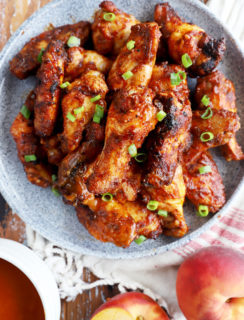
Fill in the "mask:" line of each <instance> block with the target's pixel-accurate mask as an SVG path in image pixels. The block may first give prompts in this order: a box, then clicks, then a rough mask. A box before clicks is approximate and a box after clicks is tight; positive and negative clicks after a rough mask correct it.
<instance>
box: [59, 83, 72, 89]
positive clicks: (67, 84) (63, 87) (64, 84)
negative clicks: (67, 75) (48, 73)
mask: <svg viewBox="0 0 244 320" xmlns="http://www.w3.org/2000/svg"><path fill="white" fill-rule="evenodd" d="M68 86H70V83H69V81H66V82H64V83H62V84H60V88H61V89H65V88H67V87H68Z"/></svg>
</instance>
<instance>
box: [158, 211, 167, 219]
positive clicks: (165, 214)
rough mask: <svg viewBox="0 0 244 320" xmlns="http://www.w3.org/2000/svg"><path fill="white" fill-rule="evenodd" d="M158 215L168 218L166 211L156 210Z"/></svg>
mask: <svg viewBox="0 0 244 320" xmlns="http://www.w3.org/2000/svg"><path fill="white" fill-rule="evenodd" d="M158 215H159V216H160V217H165V218H166V217H168V211H166V210H158Z"/></svg>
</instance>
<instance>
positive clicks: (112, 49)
mask: <svg viewBox="0 0 244 320" xmlns="http://www.w3.org/2000/svg"><path fill="white" fill-rule="evenodd" d="M100 8H101V9H99V10H98V11H97V12H96V13H95V18H94V22H93V24H92V38H93V43H94V47H95V50H96V51H97V52H98V53H101V54H111V55H115V56H116V55H118V54H119V52H120V50H121V48H122V47H123V46H124V44H125V43H126V41H127V39H128V38H129V35H130V30H131V27H132V26H133V25H135V24H137V23H139V21H138V20H136V18H135V17H133V16H132V15H129V14H127V13H125V12H123V11H121V10H119V9H117V8H116V6H115V4H114V3H113V2H112V1H103V2H102V3H101V4H100ZM108 12H110V13H113V14H115V16H116V17H115V19H114V20H113V21H106V20H105V19H104V17H103V16H104V14H105V13H108Z"/></svg>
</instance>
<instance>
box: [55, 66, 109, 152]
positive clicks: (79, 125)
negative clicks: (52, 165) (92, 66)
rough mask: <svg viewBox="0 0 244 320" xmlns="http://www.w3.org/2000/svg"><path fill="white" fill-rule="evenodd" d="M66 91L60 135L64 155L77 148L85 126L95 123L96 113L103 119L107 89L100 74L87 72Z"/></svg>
mask: <svg viewBox="0 0 244 320" xmlns="http://www.w3.org/2000/svg"><path fill="white" fill-rule="evenodd" d="M67 90H68V93H67V94H66V95H65V96H64V98H63V100H62V111H63V127H64V130H63V133H62V134H61V135H60V139H61V147H62V150H63V152H64V153H69V152H71V151H73V150H75V149H76V148H77V147H78V146H79V144H80V141H81V139H82V133H83V130H84V129H85V126H86V125H87V124H88V123H89V122H90V121H91V120H92V119H93V121H97V119H96V113H97V114H98V115H101V116H102V117H103V114H104V113H105V111H106V101H105V96H106V93H107V92H108V87H107V85H106V82H105V79H104V75H103V74H102V73H100V72H99V71H94V70H89V71H87V72H86V73H84V74H83V75H82V76H81V78H80V79H77V80H75V81H74V82H73V83H72V84H71V85H70V86H69V87H68V89H67ZM93 99H94V101H93ZM94 117H95V118H94ZM102 117H101V118H102ZM99 119H100V118H99Z"/></svg>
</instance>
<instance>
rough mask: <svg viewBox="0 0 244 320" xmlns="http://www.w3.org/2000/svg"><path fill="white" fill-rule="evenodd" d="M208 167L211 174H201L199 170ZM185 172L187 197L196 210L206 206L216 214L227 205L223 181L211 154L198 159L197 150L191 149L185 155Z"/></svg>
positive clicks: (202, 155)
mask: <svg viewBox="0 0 244 320" xmlns="http://www.w3.org/2000/svg"><path fill="white" fill-rule="evenodd" d="M193 159H194V160H193ZM206 166H208V167H210V168H211V172H208V173H203V174H200V172H199V168H202V167H206ZM183 172H184V180H185V184H186V196H187V198H188V199H189V200H190V201H191V202H192V203H193V204H194V205H195V206H196V208H198V207H199V205H205V206H208V208H209V211H210V212H213V213H215V212H217V211H218V210H219V209H220V208H221V207H222V206H223V205H224V204H225V191H224V185H223V181H222V178H221V176H220V174H219V171H218V168H217V165H216V163H215V162H214V160H213V159H212V157H211V155H210V153H208V152H203V153H201V154H200V155H199V156H198V157H197V158H196V157H195V150H194V149H192V148H191V149H190V150H189V151H188V152H186V153H185V155H184V159H183Z"/></svg>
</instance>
